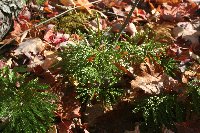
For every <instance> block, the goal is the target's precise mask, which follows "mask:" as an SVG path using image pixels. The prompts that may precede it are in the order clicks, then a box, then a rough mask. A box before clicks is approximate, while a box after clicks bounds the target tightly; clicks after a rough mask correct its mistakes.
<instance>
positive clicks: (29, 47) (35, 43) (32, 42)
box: [14, 38, 46, 58]
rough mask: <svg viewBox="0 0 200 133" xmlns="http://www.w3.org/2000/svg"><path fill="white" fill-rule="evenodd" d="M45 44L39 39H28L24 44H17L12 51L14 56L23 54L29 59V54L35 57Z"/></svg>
mask: <svg viewBox="0 0 200 133" xmlns="http://www.w3.org/2000/svg"><path fill="white" fill-rule="evenodd" d="M45 45H46V44H45V43H43V42H42V40H41V39H40V38H34V39H28V40H26V41H25V42H22V43H20V44H19V47H18V48H17V49H16V50H14V55H15V56H16V55H21V54H25V55H26V56H27V57H29V58H31V56H32V55H31V53H32V54H34V55H36V54H38V53H40V52H42V51H43V50H44V48H45Z"/></svg>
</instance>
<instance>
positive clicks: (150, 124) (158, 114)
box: [133, 95, 184, 133]
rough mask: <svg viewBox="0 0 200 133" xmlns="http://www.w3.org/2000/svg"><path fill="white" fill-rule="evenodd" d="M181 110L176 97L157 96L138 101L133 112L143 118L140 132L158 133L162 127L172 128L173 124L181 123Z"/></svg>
mask: <svg viewBox="0 0 200 133" xmlns="http://www.w3.org/2000/svg"><path fill="white" fill-rule="evenodd" d="M183 109H184V108H183V106H182V105H181V103H180V102H177V96H176V95H159V96H151V97H148V98H145V99H143V100H142V101H139V102H138V104H137V105H136V107H135V108H134V110H133V112H134V113H141V114H142V117H143V118H144V122H143V123H142V125H141V127H142V129H141V131H143V130H144V132H146V133H147V132H151V133H154V132H155V133H158V132H161V129H162V127H163V126H166V127H168V128H174V122H177V121H182V120H183V114H184V111H183Z"/></svg>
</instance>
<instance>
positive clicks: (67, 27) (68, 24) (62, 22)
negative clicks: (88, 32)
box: [56, 12, 94, 33]
mask: <svg viewBox="0 0 200 133" xmlns="http://www.w3.org/2000/svg"><path fill="white" fill-rule="evenodd" d="M92 19H94V15H90V14H88V13H84V12H70V13H68V14H66V15H65V16H63V17H61V18H59V19H57V24H56V30H59V31H60V30H62V31H64V32H65V33H75V32H77V31H78V30H79V31H82V32H85V24H86V23H88V22H89V21H90V20H92Z"/></svg>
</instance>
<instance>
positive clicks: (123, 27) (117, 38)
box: [115, 0, 140, 42]
mask: <svg viewBox="0 0 200 133" xmlns="http://www.w3.org/2000/svg"><path fill="white" fill-rule="evenodd" d="M139 2H140V0H138V1H137V2H135V4H133V7H132V9H131V11H130V12H129V14H128V16H127V18H126V20H125V22H124V24H123V25H122V27H121V29H120V31H119V33H118V35H117V37H116V39H115V42H117V41H118V40H119V38H120V35H121V34H122V31H123V30H124V29H125V27H126V25H127V24H128V23H129V20H130V18H131V15H132V14H133V12H134V10H135V8H136V7H137V5H138V3H139Z"/></svg>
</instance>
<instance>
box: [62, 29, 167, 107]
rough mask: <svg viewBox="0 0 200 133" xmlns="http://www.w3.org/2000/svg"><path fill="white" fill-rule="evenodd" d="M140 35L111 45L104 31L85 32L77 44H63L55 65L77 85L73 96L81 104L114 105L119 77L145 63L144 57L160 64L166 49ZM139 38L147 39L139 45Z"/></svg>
mask: <svg viewBox="0 0 200 133" xmlns="http://www.w3.org/2000/svg"><path fill="white" fill-rule="evenodd" d="M144 34H146V33H139V34H138V35H137V36H136V37H135V38H129V40H127V41H117V42H114V41H113V38H114V35H112V34H110V33H109V32H107V31H100V30H98V31H97V32H96V31H92V30H89V31H88V34H87V35H84V34H83V35H82V40H81V41H79V42H77V43H76V44H67V46H66V47H65V48H64V49H63V50H62V51H61V52H60V56H61V57H62V62H60V63H59V65H61V66H62V68H63V70H64V71H65V72H66V73H67V75H68V76H69V77H73V78H74V80H77V81H78V85H77V93H78V98H80V100H81V101H82V102H86V101H91V100H94V99H95V100H97V101H101V102H102V103H103V104H105V105H106V104H111V103H114V102H115V101H117V99H118V97H119V96H120V95H122V92H123V91H122V90H120V89H119V88H117V87H116V86H115V85H116V83H118V82H119V80H120V77H121V76H122V74H124V73H125V74H127V73H128V72H127V71H128V70H127V69H128V68H129V67H130V66H133V65H134V64H140V63H142V62H145V58H146V57H148V58H149V59H151V60H152V62H157V63H158V64H161V59H160V55H163V54H164V53H165V50H166V45H165V44H163V43H159V42H155V40H154V39H152V38H151V39H150V38H149V39H148V36H149V35H148V34H147V35H144ZM139 36H140V37H141V36H144V37H146V38H147V39H143V40H142V43H141V44H140V45H138V40H137V39H140V37H139ZM128 74H129V76H130V75H131V74H130V72H129V73H128Z"/></svg>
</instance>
